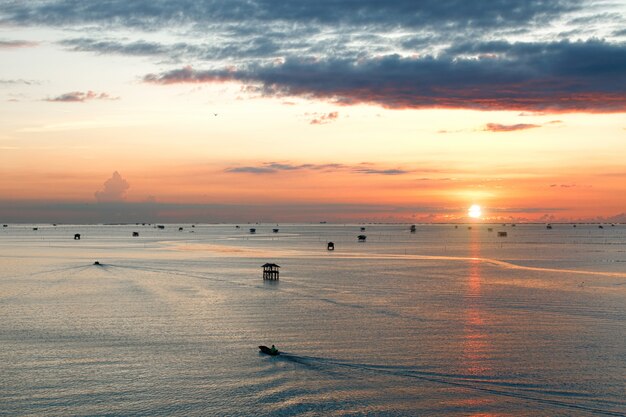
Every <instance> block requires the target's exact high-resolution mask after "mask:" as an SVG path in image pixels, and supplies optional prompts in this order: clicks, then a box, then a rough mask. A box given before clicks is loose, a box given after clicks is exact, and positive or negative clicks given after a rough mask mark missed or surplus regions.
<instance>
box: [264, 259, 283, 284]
mask: <svg viewBox="0 0 626 417" xmlns="http://www.w3.org/2000/svg"><path fill="white" fill-rule="evenodd" d="M279 268H280V266H279V265H276V264H274V263H266V264H265V265H263V280H265V281H278V278H279V271H278V269H279Z"/></svg>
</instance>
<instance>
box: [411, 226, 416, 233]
mask: <svg viewBox="0 0 626 417" xmlns="http://www.w3.org/2000/svg"><path fill="white" fill-rule="evenodd" d="M415 230H417V229H416V228H415V225H412V226H411V233H415Z"/></svg>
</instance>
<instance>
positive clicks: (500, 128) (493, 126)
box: [483, 123, 541, 132]
mask: <svg viewBox="0 0 626 417" xmlns="http://www.w3.org/2000/svg"><path fill="white" fill-rule="evenodd" d="M537 127H541V126H540V125H534V124H530V123H518V124H514V125H502V124H499V123H487V124H486V125H485V127H484V129H483V130H485V131H488V132H513V131H516V130H528V129H534V128H537Z"/></svg>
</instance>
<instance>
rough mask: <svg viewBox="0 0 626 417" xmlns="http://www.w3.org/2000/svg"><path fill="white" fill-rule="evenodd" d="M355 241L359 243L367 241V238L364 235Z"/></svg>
mask: <svg viewBox="0 0 626 417" xmlns="http://www.w3.org/2000/svg"><path fill="white" fill-rule="evenodd" d="M357 239H358V240H359V242H365V239H367V236H365V235H358V236H357Z"/></svg>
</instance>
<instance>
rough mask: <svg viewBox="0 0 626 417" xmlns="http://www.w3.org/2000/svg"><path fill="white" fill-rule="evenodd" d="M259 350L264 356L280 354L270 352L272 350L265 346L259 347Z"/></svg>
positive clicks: (276, 351) (273, 351)
mask: <svg viewBox="0 0 626 417" xmlns="http://www.w3.org/2000/svg"><path fill="white" fill-rule="evenodd" d="M259 350H260V351H261V352H263V353H265V354H266V355H270V356H278V355H280V352H279V351H278V350H272V348H268V347H267V346H259Z"/></svg>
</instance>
